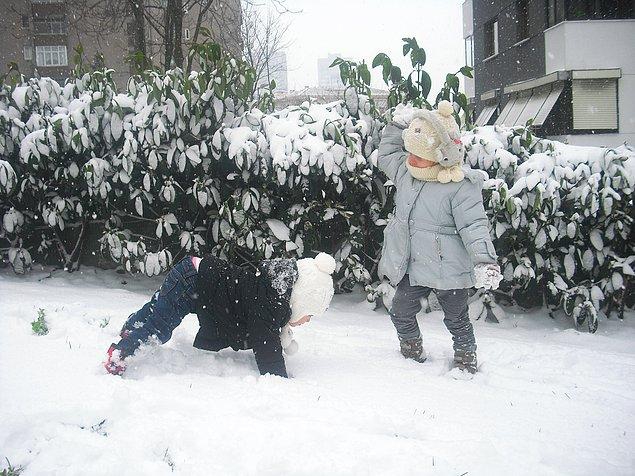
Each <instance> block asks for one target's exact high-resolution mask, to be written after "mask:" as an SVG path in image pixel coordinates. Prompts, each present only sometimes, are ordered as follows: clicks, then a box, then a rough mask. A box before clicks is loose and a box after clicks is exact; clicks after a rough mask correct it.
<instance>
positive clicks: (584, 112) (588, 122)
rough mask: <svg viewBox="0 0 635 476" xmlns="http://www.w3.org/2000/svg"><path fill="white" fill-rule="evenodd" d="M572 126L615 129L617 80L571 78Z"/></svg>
mask: <svg viewBox="0 0 635 476" xmlns="http://www.w3.org/2000/svg"><path fill="white" fill-rule="evenodd" d="M572 89H573V128H574V129H577V130H581V129H582V130H588V129H602V130H605V129H613V130H617V80H615V79H575V80H573V88H572Z"/></svg>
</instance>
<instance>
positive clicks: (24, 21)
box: [22, 15, 29, 28]
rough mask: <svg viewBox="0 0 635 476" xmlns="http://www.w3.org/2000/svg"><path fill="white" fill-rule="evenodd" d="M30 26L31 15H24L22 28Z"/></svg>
mask: <svg viewBox="0 0 635 476" xmlns="http://www.w3.org/2000/svg"><path fill="white" fill-rule="evenodd" d="M28 27H29V15H22V28H28Z"/></svg>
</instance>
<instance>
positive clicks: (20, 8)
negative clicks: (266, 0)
mask: <svg viewBox="0 0 635 476" xmlns="http://www.w3.org/2000/svg"><path fill="white" fill-rule="evenodd" d="M0 5H1V6H0V74H2V73H6V71H7V69H8V68H7V66H6V65H7V63H9V62H17V63H18V66H19V68H20V71H21V72H22V73H23V74H25V75H26V76H27V77H31V76H33V74H34V72H35V64H36V63H35V46H36V45H66V47H67V53H68V67H59V68H51V67H49V68H43V67H40V68H38V73H39V74H40V75H42V76H51V77H53V78H55V79H57V80H60V81H63V79H65V78H67V77H68V76H69V74H70V71H71V69H72V67H73V56H74V51H73V50H74V48H75V47H76V46H77V45H78V44H79V43H81V44H82V46H83V49H84V60H85V61H86V62H87V63H89V64H91V63H92V62H93V61H94V58H95V56H96V54H97V53H101V54H103V56H104V62H105V64H106V66H108V67H109V68H112V69H114V70H115V73H114V79H115V81H116V83H117V85H118V86H119V87H121V88H123V87H125V85H126V82H127V81H128V78H129V77H130V70H131V69H130V65H129V64H128V63H127V62H126V58H127V57H128V55H129V54H130V53H131V52H132V42H131V39H130V36H129V34H128V28H127V26H128V24H129V23H130V22H132V21H133V20H132V18H113V19H112V20H109V21H104V20H103V19H100V18H97V17H94V18H93V17H91V14H90V13H88V12H84V11H81V12H80V11H78V10H77V6H75V10H74V2H73V1H72V0H65V1H60V2H59V3H53V4H48V3H43V4H35V5H31V2H30V0H0ZM22 15H26V16H27V17H28V18H29V26H28V27H22ZM50 15H56V16H58V15H65V16H66V19H67V24H68V33H67V34H66V35H34V32H33V16H40V17H42V18H44V17H47V16H50ZM93 16H94V15H93ZM197 17H198V10H197V8H193V9H192V10H191V11H189V12H188V13H187V14H186V15H184V17H183V27H184V28H189V29H190V32H191V34H193V33H194V29H195V26H196V19H197ZM203 26H206V27H207V28H209V29H210V30H211V32H212V35H213V38H214V40H215V41H218V42H219V43H221V44H224V45H225V46H226V47H227V48H228V49H229V51H231V52H232V53H233V54H234V55H240V53H241V51H242V45H241V42H240V26H241V9H240V0H228V1H225V2H222V3H220V4H219V6H216V7H215V10H214V9H212V10H210V11H209V12H208V13H207V15H206V18H205V20H204V22H203ZM146 30H147V32H148V34H147V44H148V51H149V54H150V56H151V57H152V60H153V62H154V63H155V64H157V65H161V64H162V62H163V48H162V47H160V46H159V45H158V41H157V38H154V36H156V35H155V34H154V32H153V31H152V29H151V28H150V27H149V25H147V29H146ZM183 40H184V46H183V53H184V55H185V56H187V52H188V50H189V46H190V44H189V42H188V41H187V40H186V39H185V38H183ZM202 40H203V38H199V41H202ZM24 45H29V46H31V47H32V50H33V59H32V60H31V61H27V60H25V59H24V54H23V47H24Z"/></svg>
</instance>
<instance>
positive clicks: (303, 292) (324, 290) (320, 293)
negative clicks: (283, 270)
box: [289, 253, 335, 322]
mask: <svg viewBox="0 0 635 476" xmlns="http://www.w3.org/2000/svg"><path fill="white" fill-rule="evenodd" d="M297 266H298V279H297V280H296V282H295V284H294V285H293V290H292V291H291V299H290V301H289V303H290V304H291V319H290V322H297V321H299V320H300V319H301V318H302V317H304V316H314V317H315V316H319V315H321V314H324V312H326V310H327V309H328V307H329V304H331V299H333V293H334V290H333V277H332V276H331V275H332V274H333V272H334V271H335V260H334V259H333V257H332V256H331V255H328V254H326V253H320V254H318V255H317V256H316V257H315V258H304V259H300V260H298V261H297Z"/></svg>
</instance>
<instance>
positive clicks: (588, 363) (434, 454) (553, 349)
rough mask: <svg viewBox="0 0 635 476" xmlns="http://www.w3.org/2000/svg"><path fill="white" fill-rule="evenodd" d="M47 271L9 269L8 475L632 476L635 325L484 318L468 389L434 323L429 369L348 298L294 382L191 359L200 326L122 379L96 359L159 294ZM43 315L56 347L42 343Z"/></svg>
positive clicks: (191, 324)
mask: <svg viewBox="0 0 635 476" xmlns="http://www.w3.org/2000/svg"><path fill="white" fill-rule="evenodd" d="M45 276H47V273H42V272H34V273H32V274H30V275H28V276H26V277H17V276H15V275H13V274H11V273H10V272H8V271H6V270H5V271H3V272H2V273H0V309H1V310H2V311H1V314H0V316H1V325H0V461H1V462H0V469H1V468H3V467H6V461H5V457H6V458H8V459H9V461H10V462H11V463H12V464H13V465H14V466H23V467H24V468H25V469H24V472H23V473H22V474H23V475H24V476H28V475H64V476H70V475H82V476H84V475H102V474H108V475H127V474H130V475H146V474H148V475H149V474H152V475H162V474H173V473H174V474H181V475H188V476H190V475H206V474H223V475H224V474H236V475H245V474H258V475H260V474H265V475H266V474H306V475H318V474H381V475H386V474H398V475H402V474H439V475H446V474H447V475H461V474H469V475H498V474H501V475H502V474H504V475H509V474H514V475H523V474H527V475H529V474H531V475H536V474H540V475H554V474H589V475H599V474H601V475H613V474H623V475H627V474H630V475H632V474H635V456H634V455H635V452H634V451H633V448H635V392H634V390H635V345H633V343H634V342H635V316H633V315H632V314H631V315H629V316H628V318H627V319H625V321H624V322H618V321H617V320H611V321H602V322H601V323H600V329H599V331H598V332H597V334H595V335H589V334H585V333H578V332H576V331H575V330H573V329H571V328H570V322H569V321H567V320H564V319H563V320H562V321H560V320H555V321H553V320H550V319H549V318H547V317H544V316H540V315H526V314H518V313H511V312H510V313H509V314H508V316H507V318H506V319H505V321H504V322H502V323H501V324H498V325H496V324H489V323H484V322H480V321H479V322H477V323H476V329H477V339H478V343H479V358H480V373H479V374H478V375H477V376H476V377H475V378H474V380H471V381H458V380H454V379H452V378H451V377H450V376H449V375H448V368H449V365H450V357H451V342H450V337H449V335H448V334H447V331H446V330H445V328H444V327H443V323H442V322H441V316H440V314H439V313H437V312H434V313H432V314H429V315H424V316H421V324H422V328H423V329H424V332H425V346H426V348H427V350H428V353H429V354H430V359H429V361H428V362H426V363H425V364H417V363H414V362H411V361H406V360H404V359H403V358H402V357H401V356H400V354H399V353H398V351H397V343H396V338H395V336H394V332H393V329H392V326H391V323H390V320H389V318H388V317H387V315H386V314H385V313H383V312H382V313H380V312H373V311H371V310H369V308H368V306H367V304H366V303H365V302H364V299H363V296H362V295H361V294H355V295H348V296H337V297H336V298H335V301H334V304H333V306H332V307H331V309H330V310H329V312H328V313H327V315H325V316H324V317H323V318H322V319H315V320H313V321H312V322H311V323H310V324H309V325H307V326H304V327H303V328H301V329H299V330H298V331H297V332H296V338H297V340H298V341H299V343H300V351H299V352H298V354H296V355H294V356H292V357H289V358H287V365H288V369H289V371H290V373H291V374H292V375H293V377H294V378H292V379H289V380H285V379H281V378H277V377H270V376H266V377H260V376H259V375H258V371H257V369H256V365H255V362H254V360H253V356H252V354H251V353H250V352H240V353H234V352H232V351H223V352H220V353H219V354H214V353H207V352H203V351H199V350H196V349H194V348H192V346H191V342H192V338H193V335H194V333H195V331H196V328H197V325H196V319H195V318H194V316H188V318H186V320H185V321H184V323H183V325H182V326H181V327H180V328H179V329H178V330H177V332H176V333H175V336H174V338H173V339H172V341H170V342H169V343H168V344H166V345H165V346H162V347H154V348H149V349H146V350H145V351H144V352H143V353H142V355H139V356H136V357H135V358H134V362H133V363H131V367H130V368H129V371H128V372H127V373H126V375H125V377H124V378H118V377H113V376H111V375H107V374H106V373H105V371H104V370H103V368H102V367H101V364H100V362H101V361H102V360H103V357H104V355H105V352H106V349H107V347H108V346H109V345H110V343H111V342H113V341H114V340H115V336H116V334H117V332H118V330H119V328H120V326H121V324H122V323H123V321H124V320H125V318H126V316H127V315H128V314H129V313H130V312H132V311H134V310H136V309H137V308H138V307H139V306H140V305H141V304H143V302H144V301H145V300H146V299H147V298H148V297H149V296H150V294H151V290H152V289H151V288H152V287H153V286H155V287H156V286H157V285H158V284H159V281H157V280H154V281H148V280H147V278H145V279H137V278H130V277H124V276H120V275H116V274H114V273H112V272H104V271H98V272H97V271H95V270H93V269H90V268H84V271H83V272H82V273H75V274H72V275H68V274H65V273H63V272H57V273H56V274H55V275H54V276H53V277H52V278H48V279H41V278H44V277H45ZM40 280H41V281H40ZM124 280H125V281H127V284H124V283H122V281H124ZM38 308H43V309H45V312H46V318H47V321H48V323H49V327H50V333H49V334H48V335H46V336H36V335H33V333H32V332H31V326H30V322H31V321H33V320H34V319H35V318H36V316H37V309H38ZM106 323H107V325H106Z"/></svg>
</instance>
